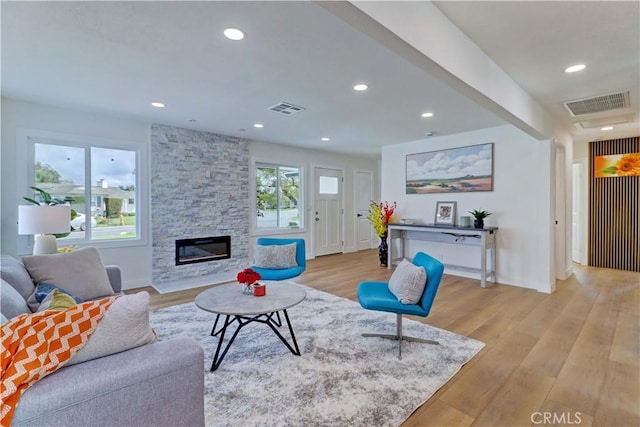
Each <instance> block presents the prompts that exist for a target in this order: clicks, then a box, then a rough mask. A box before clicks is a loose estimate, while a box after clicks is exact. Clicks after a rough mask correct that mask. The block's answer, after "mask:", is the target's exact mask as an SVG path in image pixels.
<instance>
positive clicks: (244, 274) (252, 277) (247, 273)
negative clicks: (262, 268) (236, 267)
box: [236, 268, 260, 285]
mask: <svg viewBox="0 0 640 427" xmlns="http://www.w3.org/2000/svg"><path fill="white" fill-rule="evenodd" d="M236 279H238V282H239V283H248V284H249V285H253V284H254V283H256V282H257V281H258V280H260V273H258V272H257V271H255V270H254V269H252V268H245V269H244V270H242V271H241V272H240V273H238V275H237V276H236Z"/></svg>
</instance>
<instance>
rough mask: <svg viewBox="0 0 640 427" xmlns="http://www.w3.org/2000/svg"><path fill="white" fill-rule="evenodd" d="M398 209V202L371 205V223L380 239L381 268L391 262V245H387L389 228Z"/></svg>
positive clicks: (379, 256)
mask: <svg viewBox="0 0 640 427" xmlns="http://www.w3.org/2000/svg"><path fill="white" fill-rule="evenodd" d="M396 207H397V204H396V202H393V204H391V203H388V202H376V201H374V200H372V201H371V203H370V204H369V216H368V219H369V222H370V223H371V225H372V226H373V229H374V230H375V232H376V235H377V236H378V237H380V245H378V258H379V259H380V266H382V267H386V266H387V265H388V262H389V259H388V257H389V245H388V243H387V236H388V226H389V223H390V222H391V221H392V218H393V213H394V212H395V210H396Z"/></svg>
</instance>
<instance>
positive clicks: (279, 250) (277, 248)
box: [253, 243, 298, 269]
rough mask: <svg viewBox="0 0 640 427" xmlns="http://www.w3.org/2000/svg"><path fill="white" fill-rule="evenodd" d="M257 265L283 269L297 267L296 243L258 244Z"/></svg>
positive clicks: (254, 257) (255, 255)
mask: <svg viewBox="0 0 640 427" xmlns="http://www.w3.org/2000/svg"><path fill="white" fill-rule="evenodd" d="M253 259H254V264H255V266H256V267H260V268H269V269H282V268H292V267H297V266H298V262H297V261H296V243H290V244H288V245H257V246H256V249H255V251H254V256H253Z"/></svg>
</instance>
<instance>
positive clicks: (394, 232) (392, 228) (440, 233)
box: [388, 223, 498, 288]
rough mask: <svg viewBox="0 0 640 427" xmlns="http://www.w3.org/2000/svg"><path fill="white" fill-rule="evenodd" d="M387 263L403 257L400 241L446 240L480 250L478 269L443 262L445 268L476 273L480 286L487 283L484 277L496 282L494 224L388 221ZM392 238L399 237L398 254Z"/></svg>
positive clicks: (445, 241)
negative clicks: (467, 225) (463, 224)
mask: <svg viewBox="0 0 640 427" xmlns="http://www.w3.org/2000/svg"><path fill="white" fill-rule="evenodd" d="M388 230H389V234H388V237H389V262H388V268H391V265H392V264H393V262H394V261H399V260H402V258H403V257H404V253H405V250H404V242H405V240H407V239H409V240H410V239H413V240H427V241H432V242H440V243H450V244H455V245H470V246H477V247H478V248H479V249H480V251H481V255H480V268H479V269H478V268H470V267H467V266H460V265H451V264H449V265H447V264H445V266H447V267H451V268H456V269H458V270H470V271H474V272H480V286H481V287H483V288H485V287H486V286H487V278H489V277H491V282H493V283H495V281H496V273H495V272H496V234H497V232H498V227H486V228H473V227H456V226H453V225H436V224H402V223H394V224H389V227H388ZM393 239H400V240H401V243H400V250H401V253H399V254H394V253H393ZM487 250H490V251H491V263H490V264H491V265H490V266H489V268H487ZM394 255H395V257H394Z"/></svg>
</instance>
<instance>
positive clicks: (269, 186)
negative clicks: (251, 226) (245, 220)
mask: <svg viewBox="0 0 640 427" xmlns="http://www.w3.org/2000/svg"><path fill="white" fill-rule="evenodd" d="M301 188H302V186H301V183H300V168H297V167H291V166H282V165H271V164H264V163H258V164H256V210H257V217H256V218H257V219H256V224H257V228H258V229H290V228H301V227H302V226H303V221H302V209H301V204H300V200H301V196H302V195H301Z"/></svg>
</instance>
